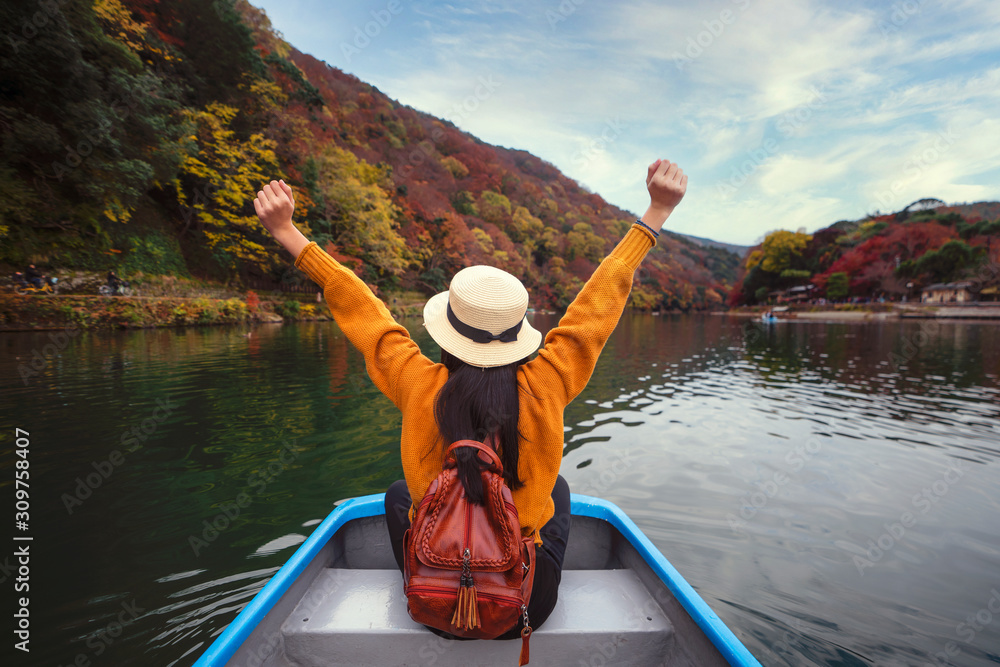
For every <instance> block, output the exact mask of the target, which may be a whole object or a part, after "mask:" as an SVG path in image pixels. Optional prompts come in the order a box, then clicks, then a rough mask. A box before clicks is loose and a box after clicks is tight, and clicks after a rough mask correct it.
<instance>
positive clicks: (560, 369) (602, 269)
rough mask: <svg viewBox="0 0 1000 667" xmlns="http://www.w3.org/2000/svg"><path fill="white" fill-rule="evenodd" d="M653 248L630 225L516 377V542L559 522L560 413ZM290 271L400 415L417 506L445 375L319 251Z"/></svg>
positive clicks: (437, 456) (436, 443)
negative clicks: (313, 294) (555, 493)
mask: <svg viewBox="0 0 1000 667" xmlns="http://www.w3.org/2000/svg"><path fill="white" fill-rule="evenodd" d="M655 245H656V239H655V237H654V236H653V235H652V234H651V233H650V232H649V231H648V230H646V229H645V228H643V227H642V226H641V225H636V224H634V225H632V228H631V229H630V230H629V231H628V233H627V234H626V235H625V237H624V238H623V239H622V240H621V241H620V242H619V243H618V245H617V247H615V249H614V250H613V251H612V252H611V254H610V255H608V256H607V257H606V258H605V259H604V261H603V262H601V265H600V266H599V267H598V268H597V270H596V271H594V275H592V276H591V278H590V280H588V281H587V284H586V285H584V287H583V289H582V290H580V293H579V294H578V295H577V297H576V299H574V301H573V303H572V304H570V306H569V308H568V309H567V310H566V314H565V315H563V317H562V319H560V320H559V324H558V326H556V327H555V328H554V329H552V330H551V331H549V333H548V335H546V336H545V342H544V343H543V346H542V348H541V350H539V352H538V356H537V357H535V358H534V359H532V360H531V361H529V362H528V363H526V364H523V365H522V366H521V367H520V368H519V370H518V373H517V384H518V388H519V389H520V390H521V391H520V402H519V408H520V417H519V422H518V425H519V427H520V430H521V433H522V435H523V436H524V439H522V440H521V441H520V443H519V446H520V451H519V462H518V474H519V476H520V478H521V480H522V481H524V486H523V487H521V488H520V489H518V490H517V491H514V492H513V496H514V504H515V505H516V506H517V512H518V516H519V518H520V520H521V528H522V533H523V534H524V535H525V536H528V535H533V536H534V538H535V541H536V542H537V543H538V544H541V542H542V540H541V538H540V537H539V535H538V529H539V528H541V527H542V526H544V525H545V523H546V522H547V521H548V520H549V519H551V518H552V516H553V514H554V513H555V507H554V505H553V503H552V497H551V494H552V488H553V487H554V486H555V483H556V475H557V474H558V473H559V465H560V463H561V462H562V456H563V410H564V409H565V408H566V406H567V405H568V404H569V403H570V401H572V400H573V399H574V398H576V396H577V395H578V394H579V393H580V392H581V391H583V388H584V387H586V386H587V382H589V381H590V376H591V374H592V373H593V372H594V366H595V364H596V363H597V357H598V356H599V355H600V353H601V350H602V349H604V344H605V342H607V340H608V337H609V336H610V335H611V332H612V331H614V329H615V327H616V326H617V324H618V320H619V319H620V318H621V314H622V311H623V310H624V308H625V303H626V301H627V299H628V295H629V292H630V291H631V289H632V277H633V274H634V273H635V270H636V269H637V268H638V266H639V264H640V262H642V260H643V258H644V257H645V256H646V253H647V252H649V250H650V249H651V248H652V247H653V246H655ZM295 266H297V267H299V268H300V269H302V270H303V271H305V272H306V273H307V274H308V275H309V277H310V278H311V279H313V280H314V281H316V283H317V284H318V285H320V286H321V287H323V292H324V295H325V297H326V302H327V304H328V305H329V307H330V312H331V313H332V314H333V317H334V319H335V320H336V321H337V324H338V325H339V326H340V328H341V330H342V331H343V332H344V334H345V335H346V336H347V337H348V339H350V341H351V343H353V344H354V345H355V346H356V347H357V348H358V350H360V351H361V353H362V354H363V355H364V357H365V363H366V366H367V368H368V375H370V376H371V379H372V381H373V382H374V383H375V386H376V387H378V388H379V390H380V391H381V392H382V393H383V394H385V395H386V396H387V397H388V398H389V400H391V401H392V402H393V403H395V404H396V407H398V408H399V409H400V410H401V411H402V413H403V433H402V441H401V443H400V449H401V453H402V459H403V474H404V475H405V477H406V485H407V487H408V488H409V490H410V497H411V498H412V499H413V502H414V503H417V504H419V502H420V500H421V499H422V498H423V497H424V494H425V493H426V492H427V488H428V487H429V486H430V484H431V482H432V481H434V479H435V478H436V477H437V476H438V474H439V473H440V472H441V469H442V461H443V458H444V450H445V449H446V444H450V443H444V442H443V441H442V439H441V437H440V435H439V434H438V430H437V425H436V422H435V420H434V399H435V398H436V396H437V393H438V391H439V390H440V389H441V387H442V386H443V385H444V383H445V380H447V379H448V371H447V369H446V368H445V367H444V365H443V364H440V363H435V362H433V361H431V360H430V359H428V358H427V357H426V356H424V355H423V354H421V353H420V348H419V347H418V346H417V344H416V343H414V342H413V340H412V339H411V338H410V336H409V333H408V332H407V331H406V329H405V328H403V327H402V326H401V325H399V324H397V323H396V321H395V320H394V319H393V317H392V315H391V314H390V313H389V310H388V309H387V308H386V307H385V304H383V303H382V301H381V300H380V299H378V297H376V296H375V295H374V294H372V292H371V290H370V289H368V286H367V285H365V283H364V282H362V281H361V280H360V279H359V278H358V277H357V276H356V275H354V273H353V272H352V271H351V270H350V269H348V268H346V267H344V266H343V265H342V264H340V263H339V262H337V260H335V259H333V258H332V257H330V255H329V254H327V253H326V252H324V251H323V249H322V248H320V247H319V246H318V245H317V244H316V243H315V242H312V243H309V245H307V246H306V247H305V248H303V249H302V252H301V253H300V254H299V256H298V257H297V258H296V259H295ZM495 344H499V345H502V343H495ZM411 518H412V508H411Z"/></svg>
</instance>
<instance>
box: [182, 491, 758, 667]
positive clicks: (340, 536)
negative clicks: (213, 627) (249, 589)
mask: <svg viewBox="0 0 1000 667" xmlns="http://www.w3.org/2000/svg"><path fill="white" fill-rule="evenodd" d="M384 513H385V509H384V494H375V495H371V496H364V497H361V498H352V499H350V500H347V501H345V502H344V503H342V504H341V505H340V506H339V507H337V508H336V509H335V510H334V511H333V512H331V513H330V515H329V516H328V517H327V518H326V520H325V521H323V523H321V524H320V525H319V526H318V527H317V528H316V530H315V531H314V532H313V534H312V535H311V536H310V537H309V539H307V540H306V541H305V542H304V543H303V544H302V545H301V546H300V547H299V548H298V550H296V552H295V553H294V554H293V555H292V557H291V558H290V559H289V560H288V562H287V563H286V564H285V565H284V566H283V567H282V568H281V569H280V570H279V571H278V572H277V574H275V575H274V577H272V578H271V580H270V581H268V583H267V585H266V586H264V588H263V589H262V590H261V591H260V592H259V593H258V594H257V595H256V596H255V597H254V598H253V600H251V601H250V603H249V604H248V605H247V606H246V607H245V608H244V609H243V611H241V612H240V614H239V615H238V616H237V617H236V619H235V620H234V621H233V622H232V623H230V624H229V626H228V627H227V628H226V629H225V631H224V632H223V633H222V634H221V635H220V636H219V637H218V639H216V641H215V642H214V643H213V644H212V645H211V646H210V647H209V649H208V650H207V651H206V652H205V653H204V654H203V655H202V656H201V658H199V660H198V661H197V662H196V663H195V667H222V666H223V665H228V666H229V667H236V666H237V665H239V666H240V667H247V666H253V667H341V666H343V667H347V666H348V665H350V666H352V667H358V666H371V667H376V666H377V667H395V666H403V665H414V666H416V665H428V664H434V665H442V666H444V665H462V666H465V665H484V666H491V665H503V666H504V667H512V666H513V665H516V664H517V660H518V655H519V653H520V650H521V642H520V641H519V640H513V641H482V640H481V641H450V640H446V639H442V638H440V637H438V636H437V635H435V634H433V633H431V632H429V631H428V630H427V629H426V628H424V627H423V626H421V625H418V624H417V623H415V622H413V621H412V620H411V619H410V617H409V615H408V614H407V612H406V597H405V596H404V594H403V578H402V576H401V575H400V572H399V570H398V569H397V568H396V562H395V560H394V558H393V556H392V551H391V548H390V545H389V534H388V531H387V530H386V527H385V514H384ZM571 513H572V516H573V528H572V530H571V531H570V539H569V544H568V545H567V550H566V561H565V563H564V568H563V573H562V581H561V583H560V586H559V601H558V603H557V604H556V607H555V609H554V610H553V612H552V614H551V615H550V616H549V618H548V620H546V622H545V623H544V624H543V625H542V627H541V628H539V629H538V630H536V631H535V632H533V633H532V635H531V661H530V663H529V664H530V665H533V666H535V667H543V666H544V665H577V664H587V665H589V664H597V663H592V662H591V659H592V658H595V657H597V656H599V657H600V661H599V664H601V665H622V666H626V665H627V666H629V667H634V666H637V665H638V666H642V665H667V664H669V665H671V666H676V667H711V666H716V665H718V666H722V665H741V666H744V665H745V666H747V667H760V663H759V662H758V661H757V660H756V659H755V658H754V657H753V655H751V654H750V652H749V651H748V650H747V649H746V647H744V646H743V644H742V643H741V642H740V641H739V639H737V638H736V636H735V635H734V634H733V633H732V632H731V631H730V630H729V628H728V627H727V626H726V625H725V624H724V623H723V622H722V621H721V620H720V619H719V617H718V616H717V615H716V614H715V613H714V612H713V611H712V610H711V608H709V606H708V605H707V604H706V603H705V601H704V600H702V599H701V597H700V596H699V595H698V593H696V592H695V590H694V589H693V588H691V586H690V585H689V584H688V583H687V582H686V581H685V580H684V578H683V577H682V576H681V575H680V573H679V572H677V570H676V569H674V567H673V566H672V565H671V564H670V563H669V562H668V561H667V559H666V558H665V557H664V556H663V554H661V553H660V552H659V550H657V548H656V547H655V546H653V543H652V542H650V541H649V539H648V538H647V537H646V536H645V535H644V534H643V533H642V531H641V530H639V528H638V527H637V526H636V525H635V523H633V522H632V520H631V519H629V518H628V516H626V515H625V513H624V512H622V511H621V510H620V509H619V508H618V507H617V506H616V505H614V504H612V503H610V502H608V501H605V500H601V499H599V498H592V497H590V496H581V495H577V494H573V495H572V509H571Z"/></svg>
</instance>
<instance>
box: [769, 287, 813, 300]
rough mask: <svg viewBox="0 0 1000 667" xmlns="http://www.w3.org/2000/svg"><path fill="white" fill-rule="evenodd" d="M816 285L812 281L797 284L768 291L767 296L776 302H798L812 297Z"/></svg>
mask: <svg viewBox="0 0 1000 667" xmlns="http://www.w3.org/2000/svg"><path fill="white" fill-rule="evenodd" d="M815 289H816V286H815V285H813V284H812V283H810V284H808V285H798V286H797V287H790V288H788V289H784V290H775V291H773V292H769V293H768V295H767V296H768V297H770V299H771V300H772V301H775V302H777V303H799V302H800V301H808V300H809V299H811V298H812V293H813V290H815Z"/></svg>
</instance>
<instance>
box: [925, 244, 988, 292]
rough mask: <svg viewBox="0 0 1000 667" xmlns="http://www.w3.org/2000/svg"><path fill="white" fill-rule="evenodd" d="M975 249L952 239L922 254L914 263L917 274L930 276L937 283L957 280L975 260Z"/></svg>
mask: <svg viewBox="0 0 1000 667" xmlns="http://www.w3.org/2000/svg"><path fill="white" fill-rule="evenodd" d="M977 255H978V253H977V252H976V249H975V248H973V247H971V246H969V245H968V244H967V243H965V242H964V241H959V240H958V239H953V240H951V241H948V242H947V243H945V244H944V245H943V246H941V247H940V248H938V249H937V250H932V251H931V252H928V253H924V255H923V256H922V257H921V258H920V259H918V260H917V262H916V267H915V269H916V272H917V274H918V275H919V274H924V273H927V274H930V276H931V278H932V279H933V280H935V281H939V282H947V281H949V280H954V279H955V278H958V277H959V276H960V275H961V274H962V273H964V272H965V270H966V269H970V268H972V267H973V266H974V265H975V263H976V259H977Z"/></svg>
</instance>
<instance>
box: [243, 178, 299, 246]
mask: <svg viewBox="0 0 1000 667" xmlns="http://www.w3.org/2000/svg"><path fill="white" fill-rule="evenodd" d="M253 207H254V210H256V211H257V217H258V218H260V221H261V224H263V225H264V227H265V229H267V231H269V232H271V235H272V236H274V237H275V238H278V237H279V236H281V234H282V233H283V232H287V231H288V230H289V228H291V227H292V213H293V212H294V211H295V197H294V196H293V195H292V187H291V186H290V185H288V183H285V181H283V180H282V181H271V182H270V183H268V184H266V185H265V186H264V187H263V188H262V189H261V190H260V192H258V193H257V198H256V199H254V200H253Z"/></svg>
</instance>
